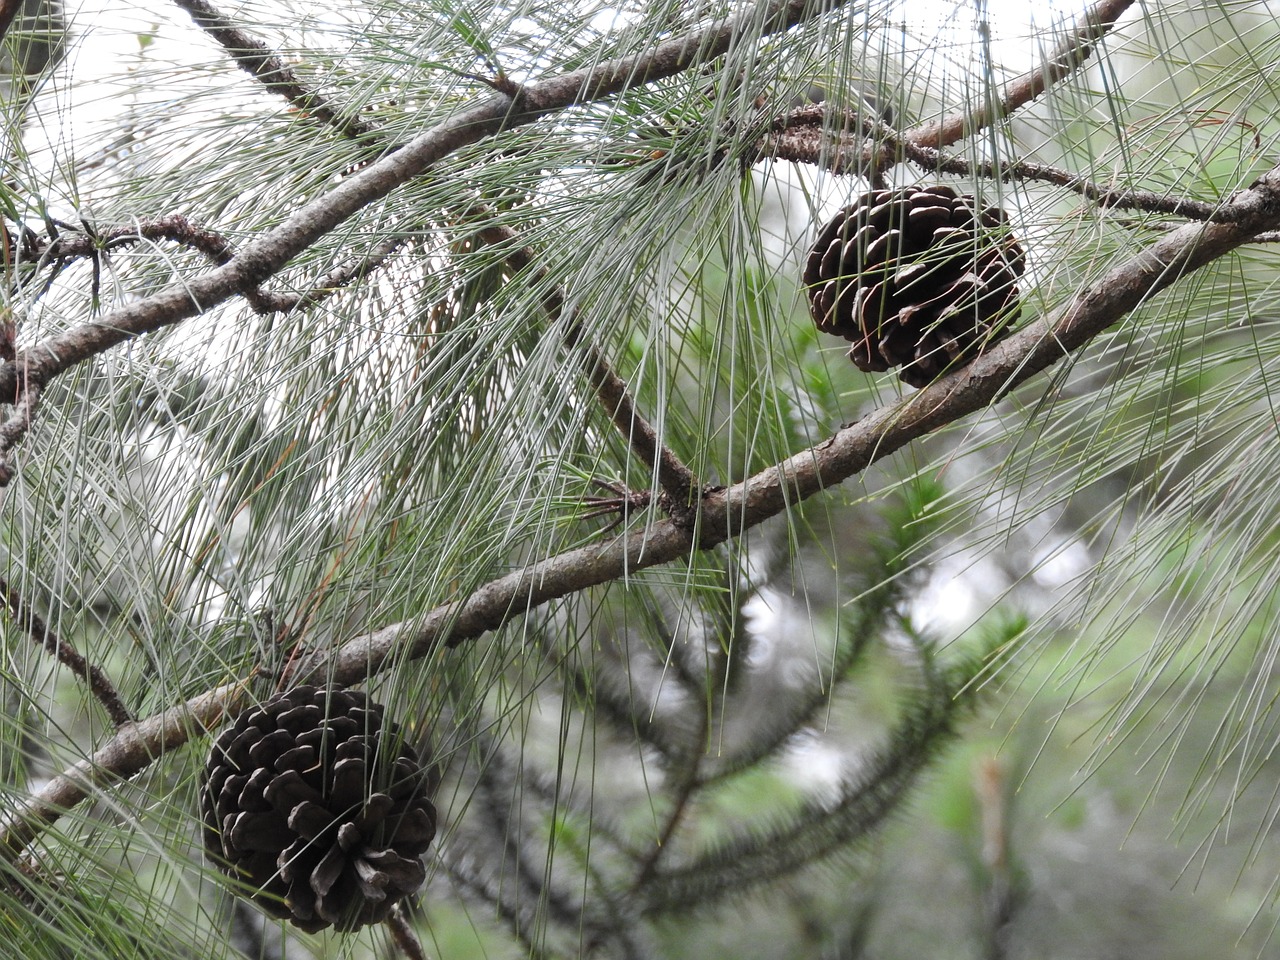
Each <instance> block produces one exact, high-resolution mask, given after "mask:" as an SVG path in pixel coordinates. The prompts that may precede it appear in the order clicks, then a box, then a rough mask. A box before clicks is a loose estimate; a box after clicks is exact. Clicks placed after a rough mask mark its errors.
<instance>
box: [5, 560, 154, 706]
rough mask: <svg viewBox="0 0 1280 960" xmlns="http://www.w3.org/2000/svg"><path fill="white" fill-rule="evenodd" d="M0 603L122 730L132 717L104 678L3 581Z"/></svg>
mask: <svg viewBox="0 0 1280 960" xmlns="http://www.w3.org/2000/svg"><path fill="white" fill-rule="evenodd" d="M0 599H3V600H4V605H5V606H6V607H7V608H8V610H9V615H10V616H11V617H13V619H14V620H16V621H17V623H18V625H19V626H20V627H22V629H23V630H25V631H26V632H27V633H28V634H29V635H30V637H31V639H32V640H34V641H35V642H36V643H38V644H40V645H41V646H42V647H44V648H45V650H46V651H48V652H49V653H51V654H53V656H54V657H55V658H57V661H58V662H59V663H61V664H62V665H63V666H64V667H66V668H67V669H69V670H70V671H71V672H72V673H74V674H75V675H76V676H77V677H78V678H79V679H80V682H81V683H83V684H85V685H86V686H87V687H88V688H89V692H90V693H92V694H93V695H94V697H96V698H97V700H98V702H99V703H100V704H102V706H103V707H104V708H105V709H106V711H107V716H109V717H110V718H111V722H112V723H114V724H115V725H116V726H117V727H122V726H124V725H125V724H126V723H130V722H131V721H132V720H133V716H132V715H131V714H130V713H129V710H128V708H127V707H126V706H125V705H124V701H123V700H121V699H120V694H118V693H117V692H116V688H115V687H114V686H113V685H112V683H111V681H110V680H109V679H108V678H107V675H106V674H105V673H103V672H102V671H101V670H99V669H98V668H97V667H95V666H94V665H93V664H91V663H89V662H88V661H87V660H85V658H84V657H82V656H81V655H80V653H79V652H78V651H77V650H76V648H75V647H73V646H72V645H71V644H70V643H68V642H67V641H66V640H63V639H62V638H60V637H59V636H58V635H57V634H56V633H54V632H53V630H52V629H50V627H49V625H48V624H47V623H45V622H44V620H43V619H41V617H40V615H39V614H38V613H36V612H35V611H34V610H32V609H31V607H30V606H28V605H27V604H26V603H25V602H24V601H23V599H22V597H21V596H20V595H19V593H18V591H17V590H15V589H13V587H11V586H10V585H9V582H8V581H7V580H5V579H3V578H0Z"/></svg>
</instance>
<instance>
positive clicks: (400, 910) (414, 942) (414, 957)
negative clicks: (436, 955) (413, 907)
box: [386, 903, 428, 960]
mask: <svg viewBox="0 0 1280 960" xmlns="http://www.w3.org/2000/svg"><path fill="white" fill-rule="evenodd" d="M405 914H406V910H405V907H404V904H403V903H400V904H398V905H397V906H396V907H395V908H393V909H392V911H391V913H389V914H388V915H387V919H386V925H387V929H388V930H389V931H391V939H392V940H394V941H395V945H396V947H397V948H398V949H399V951H400V952H401V953H403V954H404V955H405V956H406V957H408V958H409V960H428V957H427V951H426V950H425V949H423V946H422V941H421V940H419V939H418V934H417V931H415V930H414V929H413V925H412V924H411V923H409V918H408V917H407V916H406V915H405Z"/></svg>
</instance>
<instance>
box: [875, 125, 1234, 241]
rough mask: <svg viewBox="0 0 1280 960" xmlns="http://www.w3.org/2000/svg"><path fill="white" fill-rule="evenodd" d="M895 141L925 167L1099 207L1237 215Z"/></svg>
mask: <svg viewBox="0 0 1280 960" xmlns="http://www.w3.org/2000/svg"><path fill="white" fill-rule="evenodd" d="M898 145H899V146H900V147H901V149H902V153H903V155H904V156H905V157H906V158H907V159H909V160H911V161H913V162H914V163H917V164H919V165H920V166H922V167H924V168H926V169H928V170H936V171H938V172H939V173H954V174H960V175H965V176H978V177H983V178H985V179H987V180H1003V181H1006V182H1008V181H1012V180H1040V181H1044V182H1046V183H1052V184H1054V185H1056V186H1059V187H1063V188H1064V189H1067V190H1070V191H1071V192H1072V193H1076V194H1079V195H1080V196H1082V197H1084V198H1085V199H1086V200H1092V201H1093V202H1095V203H1097V204H1098V205H1099V206H1100V207H1106V208H1119V209H1125V210H1145V211H1148V212H1150V213H1163V214H1166V215H1168V216H1171V217H1186V218H1187V219H1188V220H1202V221H1207V222H1213V223H1228V222H1230V220H1231V218H1232V217H1234V216H1238V215H1239V213H1238V211H1235V210H1234V209H1233V208H1232V207H1229V206H1225V205H1224V204H1223V203H1221V202H1217V203H1209V202H1206V201H1204V200H1189V199H1186V198H1183V197H1171V196H1169V195H1168V194H1164V193H1156V192H1155V191H1154V190H1117V189H1115V188H1113V187H1106V186H1103V185H1102V184H1099V183H1094V182H1093V181H1092V180H1088V179H1086V178H1084V177H1081V176H1078V175H1077V174H1074V173H1071V172H1070V171H1068V170H1063V169H1061V168H1059V167H1054V166H1050V165H1049V164H1047V163H1033V162H1031V161H1029V160H1007V161H1001V162H998V163H997V162H993V161H990V160H980V161H972V160H967V159H965V158H964V157H958V156H955V155H953V154H949V153H946V152H945V151H942V150H937V149H934V148H933V147H926V146H921V145H919V144H915V143H912V142H911V141H909V140H906V139H903V140H901V141H899V144H898Z"/></svg>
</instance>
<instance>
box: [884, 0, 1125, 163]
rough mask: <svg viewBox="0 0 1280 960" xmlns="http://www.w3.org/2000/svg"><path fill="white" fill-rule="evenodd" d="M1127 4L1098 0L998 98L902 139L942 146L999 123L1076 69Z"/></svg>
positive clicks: (918, 129) (1117, 0)
mask: <svg viewBox="0 0 1280 960" xmlns="http://www.w3.org/2000/svg"><path fill="white" fill-rule="evenodd" d="M1131 6H1133V0H1098V2H1097V3H1096V4H1094V5H1093V7H1092V8H1091V9H1090V10H1088V11H1087V12H1086V13H1085V15H1084V24H1083V26H1080V27H1077V28H1076V30H1075V31H1074V32H1072V33H1070V34H1068V35H1067V36H1066V37H1064V38H1063V40H1062V42H1061V43H1060V44H1058V46H1057V47H1055V48H1054V49H1053V50H1052V51H1050V53H1049V55H1048V56H1046V57H1045V58H1044V61H1043V62H1041V63H1040V64H1039V65H1038V66H1037V67H1035V68H1034V69H1032V70H1028V71H1027V72H1026V73H1024V74H1022V75H1021V76H1019V77H1015V78H1014V79H1013V80H1011V81H1010V82H1009V83H1008V84H1007V85H1006V86H1005V92H1004V96H1003V97H1001V98H1000V99H999V100H998V101H996V102H994V103H983V104H982V105H980V106H978V107H974V108H971V109H966V110H961V111H958V112H956V113H951V114H947V115H946V116H944V117H943V118H942V119H940V120H935V121H932V122H930V123H924V124H921V125H920V126H918V127H913V128H912V129H910V130H907V131H906V132H905V133H903V135H902V137H903V139H904V140H908V141H910V142H911V143H914V144H918V145H920V146H923V147H945V146H947V145H948V144H952V143H955V142H956V141H957V140H963V139H964V138H965V137H968V136H971V135H972V134H974V133H976V132H977V131H979V130H983V129H986V128H987V127H989V126H991V125H992V124H995V123H999V122H1000V121H1001V120H1003V119H1004V118H1005V117H1007V116H1009V114H1011V113H1013V112H1014V111H1015V110H1017V109H1018V108H1019V107H1022V106H1024V105H1026V104H1028V103H1030V102H1031V101H1032V100H1034V99H1035V98H1036V97H1038V96H1040V94H1042V93H1044V92H1045V90H1047V89H1048V88H1049V87H1051V86H1053V85H1054V84H1055V83H1057V82H1058V81H1059V80H1062V79H1064V78H1066V77H1068V76H1070V75H1071V74H1072V73H1074V72H1075V71H1076V70H1077V69H1079V67H1080V65H1081V64H1082V63H1084V62H1085V61H1086V60H1088V59H1089V57H1090V56H1091V55H1092V54H1093V48H1094V47H1095V46H1096V45H1097V43H1098V41H1099V40H1101V39H1102V38H1103V37H1104V36H1106V35H1107V34H1108V33H1109V32H1110V31H1111V28H1112V27H1114V26H1115V25H1116V21H1117V20H1119V19H1120V17H1121V16H1122V15H1123V14H1124V12H1125V11H1126V10H1128V9H1129V8H1130V7H1131Z"/></svg>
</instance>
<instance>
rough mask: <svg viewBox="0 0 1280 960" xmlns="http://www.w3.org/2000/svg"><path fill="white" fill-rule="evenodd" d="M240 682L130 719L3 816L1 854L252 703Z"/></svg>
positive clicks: (10, 855) (12, 853)
mask: <svg viewBox="0 0 1280 960" xmlns="http://www.w3.org/2000/svg"><path fill="white" fill-rule="evenodd" d="M248 699H249V690H248V687H247V686H246V685H245V684H244V683H243V682H241V681H236V682H235V683H228V684H224V685H223V686H220V687H216V688H215V689H213V690H209V691H206V692H205V693H202V694H199V695H198V696H195V697H192V698H191V699H190V700H188V701H186V702H185V703H180V704H178V705H177V706H175V707H170V708H169V709H168V710H163V711H161V712H160V713H157V714H155V715H153V716H150V717H148V718H147V719H146V720H138V721H134V722H132V723H126V724H125V725H124V726H123V727H121V728H120V730H119V731H117V732H116V734H115V735H114V736H112V737H111V738H110V739H109V740H107V742H106V743H104V744H103V745H102V746H101V747H99V748H98V749H97V750H95V751H94V752H93V753H92V754H90V755H89V756H87V757H85V758H84V759H82V760H80V761H79V762H77V763H76V764H75V765H74V766H71V767H69V768H67V769H66V770H64V771H63V772H62V773H60V774H58V775H57V776H55V777H53V778H52V779H51V780H49V781H48V782H47V783H46V784H45V785H44V786H43V787H41V788H40V790H39V791H37V792H36V793H35V794H33V795H32V796H31V797H30V798H29V799H28V800H27V801H26V802H25V803H22V804H21V805H18V806H16V807H11V808H10V810H9V811H8V812H7V813H6V814H4V815H3V816H0V859H4V860H15V859H16V858H17V857H18V856H20V855H21V853H22V851H23V850H24V849H25V848H26V847H27V845H28V844H30V843H31V841H33V840H34V839H35V838H36V837H38V836H39V835H40V834H41V833H42V832H43V831H44V830H46V829H47V828H48V827H50V826H52V825H53V824H54V823H56V822H57V821H58V820H59V818H61V817H62V815H63V814H64V813H66V812H67V811H68V810H71V809H72V808H73V807H75V806H76V805H77V804H79V803H81V802H82V801H84V800H86V799H88V798H90V797H92V796H94V795H96V794H97V793H99V792H101V791H102V790H104V789H106V788H108V787H111V786H113V785H115V784H116V783H118V782H119V781H121V780H127V779H129V778H130V777H132V776H134V775H136V774H138V773H140V772H141V771H143V770H145V769H147V767H149V766H151V764H152V763H154V762H155V761H156V760H158V759H160V757H161V755H163V754H164V753H165V752H166V751H168V750H176V749H177V748H178V747H180V746H182V745H183V744H184V743H186V742H187V741H188V740H190V739H191V738H192V737H193V736H201V735H202V734H203V733H204V731H206V730H209V729H211V728H213V727H215V726H217V724H218V722H219V721H220V720H221V719H222V716H223V714H224V713H236V712H237V711H239V710H240V709H242V708H243V706H244V705H245V704H246V703H247V702H248Z"/></svg>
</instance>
